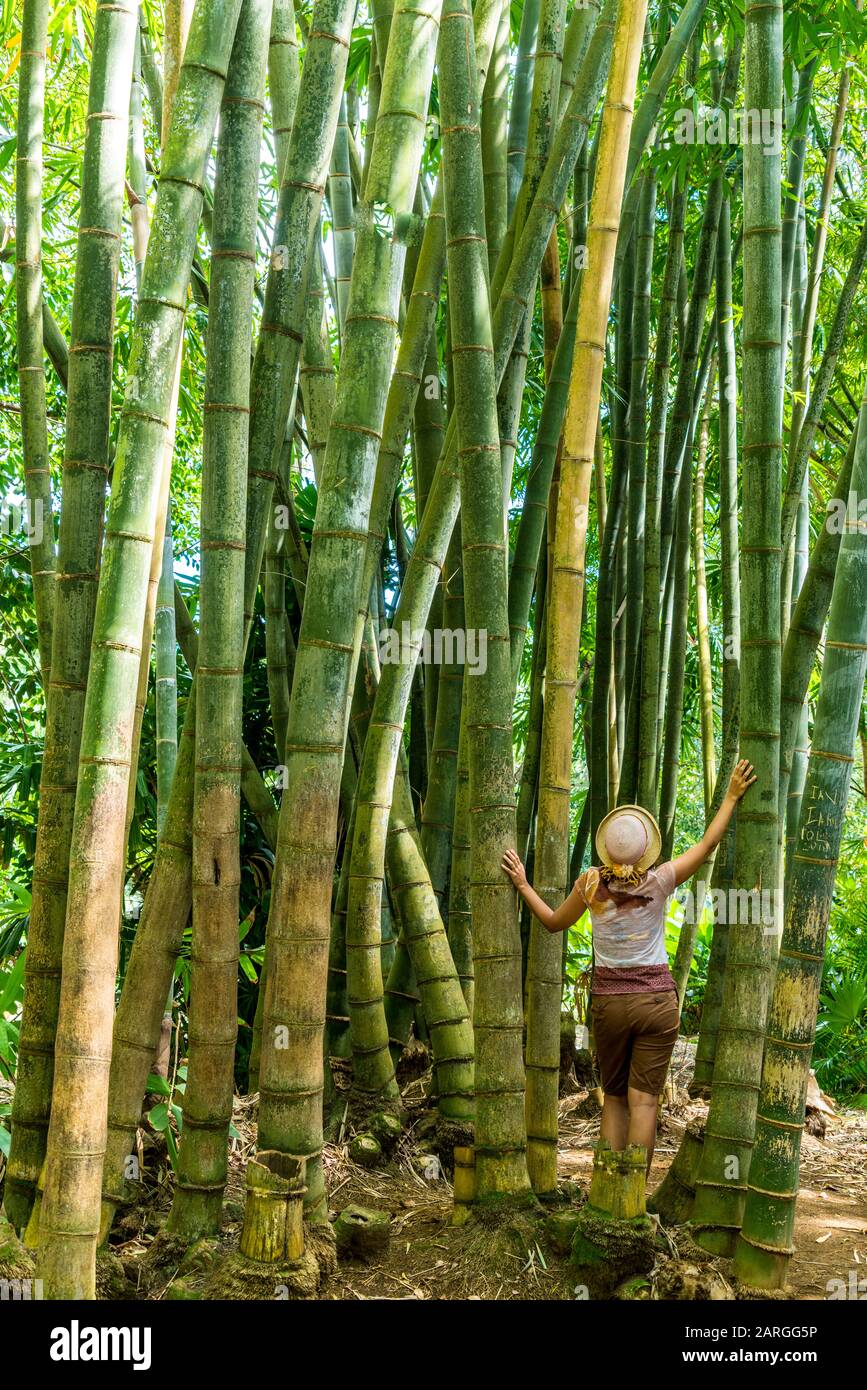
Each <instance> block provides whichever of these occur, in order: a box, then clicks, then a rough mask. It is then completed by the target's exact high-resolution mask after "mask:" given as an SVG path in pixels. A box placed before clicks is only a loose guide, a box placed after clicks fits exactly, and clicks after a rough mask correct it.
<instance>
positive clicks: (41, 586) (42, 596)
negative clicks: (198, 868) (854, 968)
mask: <svg viewBox="0 0 867 1390" xmlns="http://www.w3.org/2000/svg"><path fill="white" fill-rule="evenodd" d="M49 10H50V5H49V3H48V0H27V3H26V4H25V6H24V13H23V16H22V26H21V49H22V52H21V61H20V65H19V70H18V152H17V159H16V174H15V217H16V267H15V309H16V328H17V340H18V381H19V391H20V399H21V444H22V453H23V457H24V490H25V495H26V497H27V503H28V507H29V508H31V509H32V511H31V515H32V519H33V521H34V522H38V523H39V524H40V526H41V535H42V539H41V542H40V544H39V545H38V546H33V547H31V551H30V557H31V576H32V580H33V598H34V605H35V608H36V624H37V629H38V633H39V663H40V669H41V672H42V684H43V688H44V690H45V692H46V703H47V700H48V698H49V696H50V687H49V684H48V683H49V680H50V676H51V628H52V610H53V607H54V596H53V594H54V577H53V575H54V563H55V562H54V534H53V523H52V520H51V473H50V469H49V464H48V423H47V419H46V406H45V367H44V363H43V326H42V325H43V298H42V137H43V125H44V109H45V50H46V45H47V43H48V14H49ZM46 502H47V504H48V505H47V506H46ZM46 546H49V547H50V548H49V549H48V550H46ZM48 559H50V565H48V563H47V561H48ZM43 569H44V570H46V571H47V572H46V573H40V571H41V570H43ZM45 754H46V758H47V759H50V754H51V746H50V745H49V743H48V736H47V733H46V749H45ZM46 770H47V769H46ZM48 780H49V779H48V778H47V777H45V775H44V774H43V787H42V792H41V797H40V801H42V798H43V797H45V795H46V791H47V784H48ZM39 823H40V826H41V827H42V829H43V842H44V838H45V821H44V819H43V816H40V818H39ZM40 861H41V856H40V860H37V864H38V865H39V867H41V868H42V872H43V874H44V873H45V869H44V867H43V865H42V863H41V862H40ZM37 892H38V889H37V886H36V874H35V873H34V881H33V894H34V905H35V902H36V895H37ZM57 916H58V918H59V923H60V928H61V940H62V916H61V915H60V913H58V914H57ZM45 925H46V926H48V923H47V922H46V923H45ZM40 935H41V937H42V940H40ZM52 946H53V950H52ZM40 956H43V957H44V956H48V957H49V958H48V959H47V960H46V959H42V960H41V959H40ZM59 957H60V941H58V940H57V939H56V937H55V940H54V941H53V942H52V941H51V936H50V934H49V932H48V931H43V932H42V933H40V918H39V916H38V915H37V918H36V923H35V930H34V922H33V914H32V913H31V925H30V928H29V931H28V952H27V961H26V964H25V982H26V983H25V1002H24V1016H23V1019H22V1024H21V1036H20V1042H19V1051H18V1073H17V1078H16V1093H15V1097H14V1099H13V1136H12V1144H11V1151H10V1155H9V1166H8V1168H7V1172H6V1183H5V1189H4V1209H5V1211H6V1215H7V1216H8V1218H9V1220H10V1221H11V1223H12V1225H13V1226H15V1227H16V1228H17V1229H18V1230H21V1229H23V1227H24V1226H25V1225H26V1224H27V1217H28V1215H29V1213H30V1206H31V1203H32V1201H33V1197H34V1193H35V1185H36V1180H37V1178H38V1176H39V1170H40V1167H41V1166H42V1158H43V1155H44V1153H45V1136H46V1132H47V1128H48V1108H49V1105H50V1101H51V1053H52V1050H53V1046H54V1026H55V1023H56V1020H57V998H58V989H59V973H60V972H59V969H58V966H59ZM40 967H41V968H40ZM46 967H47V971H48V972H50V973H46Z"/></svg>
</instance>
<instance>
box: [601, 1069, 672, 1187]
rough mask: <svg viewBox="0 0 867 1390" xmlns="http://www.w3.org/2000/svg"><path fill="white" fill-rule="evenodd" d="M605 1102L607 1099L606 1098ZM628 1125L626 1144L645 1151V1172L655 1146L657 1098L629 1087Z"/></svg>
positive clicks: (651, 1159)
mask: <svg viewBox="0 0 867 1390" xmlns="http://www.w3.org/2000/svg"><path fill="white" fill-rule="evenodd" d="M605 1099H606V1101H607V1099H608V1097H607V1096H606V1098H605ZM627 1099H628V1103H629V1112H628V1113H629V1124H628V1128H627V1133H626V1142H627V1143H628V1144H641V1146H642V1148H645V1149H646V1150H647V1172H648V1174H649V1173H650V1165H651V1163H652V1162H653V1150H654V1148H655V1146H656V1119H657V1115H658V1114H659V1096H650V1095H648V1094H647V1092H646V1091H636V1090H635V1088H634V1087H633V1086H630V1087H629V1091H628V1095H627Z"/></svg>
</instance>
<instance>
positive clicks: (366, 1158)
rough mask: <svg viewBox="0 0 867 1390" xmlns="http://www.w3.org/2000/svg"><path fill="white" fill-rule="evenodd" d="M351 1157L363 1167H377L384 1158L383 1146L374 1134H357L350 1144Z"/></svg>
mask: <svg viewBox="0 0 867 1390" xmlns="http://www.w3.org/2000/svg"><path fill="white" fill-rule="evenodd" d="M349 1157H350V1158H351V1159H352V1161H353V1163H357V1164H359V1166H360V1167H362V1168H375V1167H376V1165H377V1163H379V1161H380V1159H381V1158H382V1146H381V1145H380V1142H379V1140H378V1139H375V1138H374V1136H373V1135H372V1134H356V1136H355V1138H354V1139H353V1140H352V1141H351V1143H350V1145H349Z"/></svg>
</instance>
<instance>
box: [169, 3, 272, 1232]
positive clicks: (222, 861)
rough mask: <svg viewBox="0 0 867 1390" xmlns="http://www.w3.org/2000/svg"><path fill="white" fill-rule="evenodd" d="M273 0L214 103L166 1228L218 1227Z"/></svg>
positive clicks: (231, 1019)
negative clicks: (192, 706) (183, 974)
mask: <svg viewBox="0 0 867 1390" xmlns="http://www.w3.org/2000/svg"><path fill="white" fill-rule="evenodd" d="M270 19H271V0H244V3H243V5H242V8H241V14H240V17H239V20H238V28H237V32H236V36H235V46H234V48H233V50H232V57H231V61H230V63H229V68H228V72H227V74H226V84H225V88H224V92H223V102H222V106H221V108H220V139H219V146H218V150H217V166H216V179H215V184H214V214H213V237H212V243H211V245H212V250H211V279H210V302H209V308H208V339H207V374H206V378H205V406H204V441H203V463H202V539H201V575H202V578H201V627H200V633H199V653H198V655H199V660H198V665H197V667H196V702H197V708H196V766H195V788H194V799H193V876H192V890H193V938H192V949H191V965H192V969H191V976H190V1006H189V1049H188V1051H189V1064H188V1074H187V1086H186V1091H185V1093H184V1122H183V1131H182V1135H181V1141H180V1149H179V1154H178V1167H177V1183H176V1187H175V1198H174V1202H173V1204H172V1210H171V1214H170V1217H169V1223H168V1229H169V1230H170V1231H172V1232H174V1233H175V1234H179V1235H183V1236H184V1237H185V1238H186V1239H187V1240H195V1239H197V1238H198V1237H200V1236H204V1235H216V1234H217V1233H218V1232H219V1229H220V1210H221V1206H222V1198H223V1188H224V1186H225V1182H226V1176H227V1169H228V1152H227V1145H228V1131H229V1122H230V1120H231V1116H232V1095H233V1079H234V1057H235V1043H236V1040H237V1034H238V1000H237V993H238V895H239V889H240V882H241V864H240V827H241V819H240V802H241V700H242V694H243V658H244V619H243V613H244V550H245V541H246V532H247V515H246V510H247V442H248V422H249V394H250V350H249V340H248V337H247V335H246V334H245V333H244V332H242V331H239V330H240V327H241V325H243V324H245V323H252V319H251V314H252V300H253V279H254V275H255V270H256V229H257V219H258V200H257V196H256V188H257V181H258V176H259V147H260V141H261V134H262V118H263V113H264V94H265V92H264V89H265V61H266V57H267V51H268V39H269V30H270Z"/></svg>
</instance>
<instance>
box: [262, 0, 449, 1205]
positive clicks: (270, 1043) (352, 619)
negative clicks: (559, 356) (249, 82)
mask: <svg viewBox="0 0 867 1390" xmlns="http://www.w3.org/2000/svg"><path fill="white" fill-rule="evenodd" d="M439 9H440V7H439V3H438V0H427V3H426V4H424V5H422V6H420V7H410V6H408V5H404V4H402V3H401V4H398V6H397V7H396V9H395V12H394V18H393V20H392V24H391V37H390V40H389V48H388V55H387V58H386V61H385V71H384V76H383V90H382V98H381V101H380V106H379V110H378V113H377V120H376V130H375V134H374V144H373V150H372V154H371V160H370V166H369V169H368V173H367V178H366V182H365V187H364V194H363V197H362V200H361V201H360V202H359V204H358V207H357V210H356V249H355V259H354V262H353V270H352V284H351V286H350V295H349V305H348V308H347V316H346V327H345V333H344V347H343V356H342V363H341V372H340V379H339V382H338V388H337V396H336V400H335V404H334V412H333V415H332V422H331V428H330V430H329V436H328V445H327V449H326V457H325V466H324V469H323V474H322V479H321V483H320V487H319V497H318V504H317V514H316V522H315V526H314V539H313V547H312V550H311V553H310V565H309V571H308V586H307V595H306V599H305V603H304V612H303V617H302V622H301V632H300V636H299V642H298V653H297V660H296V667H295V678H294V681H293V685H292V700H291V705H290V711H289V726H288V734H287V747H286V786H285V789H284V792H283V799H282V804H281V811H280V833H279V839H278V850H277V859H276V863H275V868H274V878H273V883H272V889H271V910H270V913H269V920H268V929H267V937H266V941H267V948H266V949H267V952H268V976H267V987H266V997H265V1018H264V1024H263V1030H262V1056H261V1064H260V1077H261V1096H262V1102H261V1110H260V1115H259V1142H260V1144H261V1145H262V1147H263V1148H271V1149H277V1150H279V1151H281V1152H284V1153H291V1154H295V1155H303V1156H304V1157H305V1159H306V1160H307V1198H306V1200H307V1210H308V1215H309V1216H310V1217H311V1219H314V1220H315V1219H318V1220H323V1219H325V1217H326V1204H325V1190H324V1181H323V1175H322V1167H321V1161H320V1154H321V1147H322V1095H323V1047H322V1042H323V1030H324V1024H325V996H326V984H327V973H328V941H329V926H330V912H331V891H332V875H333V864H334V857H335V851H336V830H337V810H338V800H339V789H340V781H341V768H342V764H343V751H344V740H345V732H346V726H347V718H348V713H349V710H348V705H349V698H350V695H351V691H352V688H353V684H354V674H355V665H356V662H357V655H358V651H359V649H360V640H359V641H356V636H357V631H356V630H357V611H358V607H359V603H360V601H362V599H364V598H366V594H367V591H365V590H363V589H362V580H363V575H364V566H365V556H366V551H367V528H368V520H369V515H370V506H371V493H372V490H373V482H374V470H375V465H376V454H377V449H378V443H379V436H380V432H381V430H382V425H383V415H384V411H385V404H386V395H387V391H388V384H389V380H390V377H391V365H392V356H393V351H394V344H395V340H396V336H397V316H398V310H399V304H400V290H401V282H402V278H403V265H404V258H405V251H406V238H407V236H408V234H409V232H410V230H411V209H412V204H413V199H414V196H415V188H416V182H417V178H418V171H419V166H420V162H421V155H422V147H423V142H424V118H425V116H426V113H427V103H428V97H429V94H430V86H431V80H432V74H433V62H434V56H435V52H436V39H437V33H438V24H439ZM410 55H411V60H410ZM305 75H306V65H305ZM302 85H303V78H302ZM299 112H300V98H299ZM295 128H296V130H297V128H298V116H297V115H296V122H295ZM294 138H295V131H293V141H294ZM347 480H350V483H349V484H348V482H347ZM302 962H303V965H302ZM284 1042H285V1043H287V1044H288V1045H286V1046H284V1045H283V1043H284Z"/></svg>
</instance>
